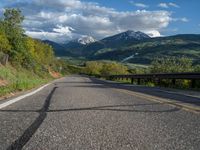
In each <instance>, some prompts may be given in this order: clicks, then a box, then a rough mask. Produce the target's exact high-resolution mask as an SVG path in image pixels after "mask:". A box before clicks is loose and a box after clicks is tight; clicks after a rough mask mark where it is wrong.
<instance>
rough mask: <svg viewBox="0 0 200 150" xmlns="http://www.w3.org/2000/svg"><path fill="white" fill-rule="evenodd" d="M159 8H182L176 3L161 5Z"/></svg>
mask: <svg viewBox="0 0 200 150" xmlns="http://www.w3.org/2000/svg"><path fill="white" fill-rule="evenodd" d="M158 7H161V8H169V7H175V8H180V6H179V5H177V4H175V3H160V4H158Z"/></svg>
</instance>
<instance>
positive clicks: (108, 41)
mask: <svg viewBox="0 0 200 150" xmlns="http://www.w3.org/2000/svg"><path fill="white" fill-rule="evenodd" d="M147 39H150V37H149V36H148V35H147V34H145V33H143V32H140V31H137V32H134V31H131V30H128V31H126V32H122V33H119V34H116V35H114V36H110V37H107V38H104V39H102V40H100V41H96V42H94V43H91V44H89V45H87V46H86V47H84V49H83V50H82V51H83V53H84V55H85V56H88V55H92V54H94V53H95V52H96V51H98V50H100V49H111V48H119V47H124V46H128V45H131V44H134V43H137V42H140V41H144V40H147Z"/></svg>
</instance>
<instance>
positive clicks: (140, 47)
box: [63, 31, 200, 64]
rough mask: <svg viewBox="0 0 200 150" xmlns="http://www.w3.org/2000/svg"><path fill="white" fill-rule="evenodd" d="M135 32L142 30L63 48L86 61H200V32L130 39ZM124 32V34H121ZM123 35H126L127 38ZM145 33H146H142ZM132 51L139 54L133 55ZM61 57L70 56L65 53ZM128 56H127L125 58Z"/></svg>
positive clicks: (146, 62)
mask: <svg viewBox="0 0 200 150" xmlns="http://www.w3.org/2000/svg"><path fill="white" fill-rule="evenodd" d="M134 33H139V34H142V36H143V33H142V32H134V31H126V32H123V33H120V34H117V35H114V36H110V37H106V38H104V39H102V40H99V41H95V42H93V43H90V44H87V45H79V47H76V48H70V47H69V46H68V47H67V48H66V47H65V45H64V49H65V50H64V51H66V52H69V53H70V54H71V55H73V56H74V57H85V58H86V59H88V60H114V61H120V62H121V61H123V60H125V61H127V62H130V63H143V64H148V63H150V62H151V61H152V60H153V59H154V58H156V57H164V56H175V57H182V56H186V57H189V58H191V59H193V60H194V62H195V63H200V35H199V34H178V35H173V36H166V37H155V38H150V37H149V36H148V35H147V36H146V37H144V38H137V39H136V38H135V37H134V38H131V36H132V35H134ZM124 35H125V36H124ZM126 35H129V36H128V38H127V36H126ZM144 36H145V35H144ZM135 53H137V54H138V55H137V56H136V55H135ZM63 56H69V55H68V54H67V53H66V54H65V55H63ZM126 58H129V59H126Z"/></svg>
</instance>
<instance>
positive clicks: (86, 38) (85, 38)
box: [76, 36, 96, 45]
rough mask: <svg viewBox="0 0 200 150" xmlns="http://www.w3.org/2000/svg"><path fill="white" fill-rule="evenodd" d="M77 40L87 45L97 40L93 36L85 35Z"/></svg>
mask: <svg viewBox="0 0 200 150" xmlns="http://www.w3.org/2000/svg"><path fill="white" fill-rule="evenodd" d="M76 41H77V42H78V43H80V44H83V45H87V44H90V43H94V42H96V40H95V39H94V38H93V37H91V36H83V37H81V38H79V39H77V40H76Z"/></svg>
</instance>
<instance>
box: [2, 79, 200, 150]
mask: <svg viewBox="0 0 200 150" xmlns="http://www.w3.org/2000/svg"><path fill="white" fill-rule="evenodd" d="M137 93H139V94H137ZM140 93H142V94H141V95H140ZM144 93H145V95H146V96H145V95H143V94H144ZM147 94H148V96H151V97H148V96H147ZM154 96H156V97H159V98H162V99H158V98H155V99H154ZM163 99H168V100H169V99H171V101H176V102H177V101H178V102H180V105H172V104H169V103H167V102H163V103H162V100H163ZM181 101H184V105H183V106H182V102H181ZM190 102H192V103H190ZM199 102H200V99H199V98H192V97H189V96H185V95H180V94H172V93H167V92H164V91H159V89H157V88H145V87H141V86H128V85H127V86H125V85H121V84H117V83H112V82H106V81H102V80H98V79H94V78H88V77H83V76H69V77H66V78H63V79H60V80H57V81H56V82H54V83H52V84H51V85H49V86H47V87H45V88H44V89H43V90H41V91H40V92H38V93H36V94H34V95H32V96H29V97H27V98H24V99H23V100H21V101H18V102H16V103H14V104H12V105H9V106H7V107H5V108H3V109H1V110H0V128H1V130H0V149H2V150H4V149H26V150H50V149H52V150H55V149H59V150H66V149H70V150H71V149H72V150H74V149H76V150H78V149H81V150H90V149H91V150H101V149H102V150H104V149H108V150H118V149H119V150H129V149H130V150H137V149H138V150H169V149H173V150H175V149H177V150H189V149H190V150H199V148H200V113H199V112H198V111H194V110H192V109H191V110H190V108H186V109H185V108H184V106H185V105H188V106H191V107H192V108H193V106H195V108H199V105H200V103H199Z"/></svg>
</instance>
